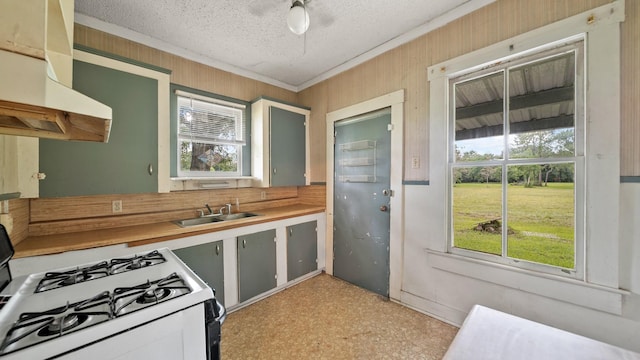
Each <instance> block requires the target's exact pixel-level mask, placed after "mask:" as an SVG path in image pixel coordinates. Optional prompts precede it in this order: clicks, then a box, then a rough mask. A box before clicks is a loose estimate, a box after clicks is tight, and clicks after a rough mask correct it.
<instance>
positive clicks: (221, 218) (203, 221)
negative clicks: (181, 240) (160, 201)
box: [173, 212, 258, 227]
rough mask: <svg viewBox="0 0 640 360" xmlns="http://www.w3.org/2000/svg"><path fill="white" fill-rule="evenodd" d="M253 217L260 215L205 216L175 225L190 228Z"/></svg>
mask: <svg viewBox="0 0 640 360" xmlns="http://www.w3.org/2000/svg"><path fill="white" fill-rule="evenodd" d="M253 216H258V214H254V213H247V212H242V213H235V214H227V215H214V216H204V217H197V218H193V219H183V220H175V221H173V223H174V224H176V225H178V226H181V227H189V226H195V225H204V224H212V223H215V222H220V221H230V220H237V219H244V218H248V217H253Z"/></svg>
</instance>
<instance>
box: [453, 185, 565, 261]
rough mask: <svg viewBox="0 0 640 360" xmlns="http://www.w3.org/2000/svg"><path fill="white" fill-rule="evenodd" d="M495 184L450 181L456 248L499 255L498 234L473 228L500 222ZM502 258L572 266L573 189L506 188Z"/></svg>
mask: <svg viewBox="0 0 640 360" xmlns="http://www.w3.org/2000/svg"><path fill="white" fill-rule="evenodd" d="M501 199H502V190H501V186H500V184H477V183H473V184H456V185H455V187H454V188H453V213H454V224H453V227H454V244H455V246H456V247H459V248H463V249H469V250H476V251H481V252H486V253H490V254H496V255H500V254H501V253H502V250H501V247H502V241H501V235H500V234H490V233H487V232H480V231H476V230H474V229H475V227H476V225H477V224H479V223H482V222H485V221H489V220H493V219H500V220H502V207H501ZM507 207H508V217H507V221H508V224H507V225H508V227H509V229H510V230H513V234H510V235H508V240H507V256H509V257H511V258H516V259H522V260H528V261H532V262H538V263H543V264H549V265H554V266H559V267H563V268H569V269H571V268H573V267H574V231H573V229H574V192H573V184H571V183H549V184H548V186H546V187H532V188H525V187H524V186H518V185H509V187H508V188H507Z"/></svg>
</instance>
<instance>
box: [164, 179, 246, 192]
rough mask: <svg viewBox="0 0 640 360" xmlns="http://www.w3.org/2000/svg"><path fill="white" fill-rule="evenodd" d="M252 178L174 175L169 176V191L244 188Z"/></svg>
mask: <svg viewBox="0 0 640 360" xmlns="http://www.w3.org/2000/svg"><path fill="white" fill-rule="evenodd" d="M252 180H253V177H251V176H229V177H222V176H221V177H175V178H171V191H185V190H212V189H233V188H246V187H251V183H252Z"/></svg>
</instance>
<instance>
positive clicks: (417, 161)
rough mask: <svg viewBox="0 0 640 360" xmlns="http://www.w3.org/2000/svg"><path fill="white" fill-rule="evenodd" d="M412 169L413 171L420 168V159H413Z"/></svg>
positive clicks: (415, 157) (416, 157)
mask: <svg viewBox="0 0 640 360" xmlns="http://www.w3.org/2000/svg"><path fill="white" fill-rule="evenodd" d="M411 168H412V169H419V168H420V158H419V157H418V156H414V157H412V158H411Z"/></svg>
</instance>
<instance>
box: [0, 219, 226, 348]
mask: <svg viewBox="0 0 640 360" xmlns="http://www.w3.org/2000/svg"><path fill="white" fill-rule="evenodd" d="M0 227H1V225H0ZM2 232H4V228H0V237H2V236H3V234H2ZM5 234H6V233H5ZM5 236H6V235H5ZM0 240H1V239H0ZM7 241H8V238H7ZM2 247H5V248H6V245H0V251H1V250H3V249H2ZM9 248H10V243H9ZM12 253H13V251H12V249H11V254H12ZM9 257H10V256H9ZM6 261H8V259H7V260H6ZM6 261H5V263H4V264H2V267H1V268H0V282H1V281H2V279H3V278H5V279H7V278H8V279H10V274H9V269H8V267H7V266H8V265H7V264H6ZM5 272H6V275H7V276H5V277H3V275H4V274H5ZM5 283H6V282H5ZM2 294H3V295H4V297H5V304H4V306H3V307H2V309H0V359H48V358H60V359H87V358H91V359H92V360H97V359H134V358H136V359H139V358H153V359H171V360H173V359H217V358H218V357H219V340H220V324H221V322H222V321H224V317H225V310H224V307H222V305H220V304H219V303H218V302H217V301H215V297H214V293H213V291H212V290H211V288H209V287H208V286H207V285H206V284H205V283H204V282H203V281H202V280H201V279H200V278H199V277H197V276H196V275H195V274H194V273H193V272H192V271H191V270H190V269H189V268H188V267H187V266H186V265H185V264H184V263H183V262H182V261H181V260H180V259H179V258H178V257H177V256H176V255H175V254H173V253H172V252H171V251H170V250H169V249H159V250H154V251H151V252H145V253H141V254H131V255H130V256H127V257H123V258H118V259H109V260H104V261H100V262H95V263H90V264H82V265H77V266H72V267H69V268H63V269H57V270H55V271H48V272H44V273H38V274H32V275H29V276H27V277H25V278H18V279H15V280H13V281H11V282H9V283H8V286H6V287H5V289H4V291H3V292H2Z"/></svg>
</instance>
